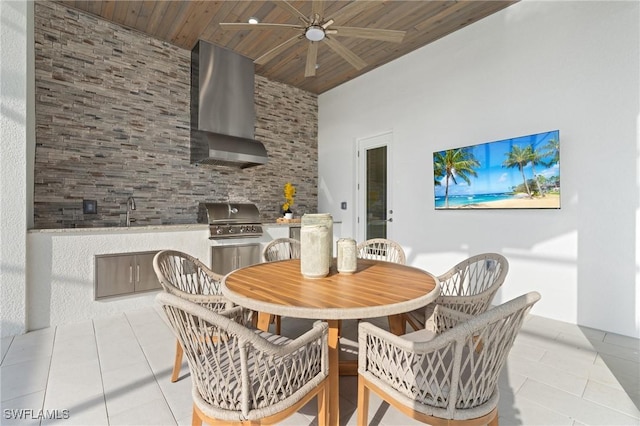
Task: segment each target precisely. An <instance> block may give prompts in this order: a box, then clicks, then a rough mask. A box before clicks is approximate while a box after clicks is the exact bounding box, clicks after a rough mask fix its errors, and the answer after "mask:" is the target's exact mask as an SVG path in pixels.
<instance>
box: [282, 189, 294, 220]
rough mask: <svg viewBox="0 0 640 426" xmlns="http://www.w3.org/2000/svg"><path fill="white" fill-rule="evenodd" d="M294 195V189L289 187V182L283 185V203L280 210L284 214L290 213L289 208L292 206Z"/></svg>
mask: <svg viewBox="0 0 640 426" xmlns="http://www.w3.org/2000/svg"><path fill="white" fill-rule="evenodd" d="M294 195H296V188H295V187H294V186H293V185H291V182H287V183H285V184H284V199H285V202H284V204H283V205H282V210H284V211H285V213H288V212H291V206H293V196H294Z"/></svg>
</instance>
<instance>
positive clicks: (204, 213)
mask: <svg viewBox="0 0 640 426" xmlns="http://www.w3.org/2000/svg"><path fill="white" fill-rule="evenodd" d="M198 222H199V223H208V224H218V225H219V224H244V223H260V212H259V211H258V207H256V205H255V204H240V203H200V204H199V206H198Z"/></svg>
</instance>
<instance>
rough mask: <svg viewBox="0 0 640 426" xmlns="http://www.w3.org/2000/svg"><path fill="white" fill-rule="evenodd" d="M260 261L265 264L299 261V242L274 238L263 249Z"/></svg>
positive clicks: (291, 239)
mask: <svg viewBox="0 0 640 426" xmlns="http://www.w3.org/2000/svg"><path fill="white" fill-rule="evenodd" d="M262 259H263V260H264V261H265V262H273V261H276V260H287V259H300V241H298V240H296V239H293V238H276V239H275V240H272V241H270V242H269V243H268V244H267V245H266V246H265V247H264V249H263V250H262Z"/></svg>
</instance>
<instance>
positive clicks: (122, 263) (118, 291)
mask: <svg viewBox="0 0 640 426" xmlns="http://www.w3.org/2000/svg"><path fill="white" fill-rule="evenodd" d="M156 253H157V252H156V251H149V252H142V253H119V254H103V255H97V256H96V257H95V282H94V287H95V299H101V298H103V297H111V296H121V295H126V294H133V293H137V292H142V291H149V290H158V289H160V288H161V287H160V282H159V281H158V278H157V276H156V273H155V271H154V270H153V257H154V256H155V255H156Z"/></svg>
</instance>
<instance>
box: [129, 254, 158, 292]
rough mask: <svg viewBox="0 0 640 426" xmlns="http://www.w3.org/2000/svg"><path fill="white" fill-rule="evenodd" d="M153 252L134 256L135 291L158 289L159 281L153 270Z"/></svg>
mask: <svg viewBox="0 0 640 426" xmlns="http://www.w3.org/2000/svg"><path fill="white" fill-rule="evenodd" d="M155 255H156V253H155V252H152V253H145V254H137V255H136V256H135V257H136V259H135V271H134V272H135V291H148V290H159V289H160V288H161V287H160V281H158V277H157V276H156V272H155V271H154V270H153V257H154V256H155Z"/></svg>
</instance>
